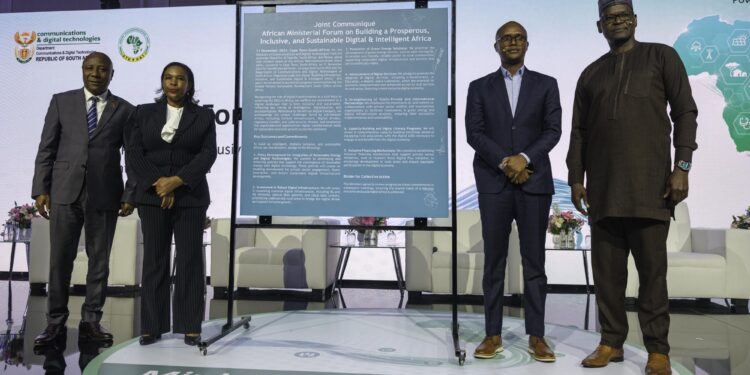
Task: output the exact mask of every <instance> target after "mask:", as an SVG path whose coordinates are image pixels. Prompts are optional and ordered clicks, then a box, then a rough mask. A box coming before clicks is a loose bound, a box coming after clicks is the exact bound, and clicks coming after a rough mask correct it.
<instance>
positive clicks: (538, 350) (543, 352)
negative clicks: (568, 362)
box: [528, 336, 555, 362]
mask: <svg viewBox="0 0 750 375" xmlns="http://www.w3.org/2000/svg"><path fill="white" fill-rule="evenodd" d="M528 350H529V354H531V356H532V357H534V359H536V360H537V361H539V362H554V361H555V352H553V351H552V349H550V348H549V345H547V342H546V341H544V337H539V336H529V349H528Z"/></svg>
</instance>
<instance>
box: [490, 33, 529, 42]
mask: <svg viewBox="0 0 750 375" xmlns="http://www.w3.org/2000/svg"><path fill="white" fill-rule="evenodd" d="M495 41H496V42H500V43H502V44H512V43H513V42H516V43H518V44H520V43H524V42H526V35H523V34H516V35H503V36H501V37H500V38H497V39H495Z"/></svg>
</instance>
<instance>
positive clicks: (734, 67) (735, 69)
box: [724, 62, 747, 78]
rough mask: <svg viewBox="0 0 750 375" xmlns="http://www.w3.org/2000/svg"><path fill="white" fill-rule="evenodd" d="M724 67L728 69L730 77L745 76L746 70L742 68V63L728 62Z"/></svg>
mask: <svg viewBox="0 0 750 375" xmlns="http://www.w3.org/2000/svg"><path fill="white" fill-rule="evenodd" d="M724 67H725V68H727V69H729V77H731V78H747V72H746V71H744V70H742V65H740V64H739V63H737V62H729V63H727V64H725V65H724Z"/></svg>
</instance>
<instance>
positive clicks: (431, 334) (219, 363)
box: [84, 309, 691, 375]
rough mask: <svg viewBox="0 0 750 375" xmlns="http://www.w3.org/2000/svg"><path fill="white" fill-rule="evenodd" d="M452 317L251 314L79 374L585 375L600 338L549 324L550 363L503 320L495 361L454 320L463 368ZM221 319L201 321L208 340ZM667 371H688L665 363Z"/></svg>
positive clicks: (511, 321)
mask: <svg viewBox="0 0 750 375" xmlns="http://www.w3.org/2000/svg"><path fill="white" fill-rule="evenodd" d="M450 322H451V318H450V313H449V312H436V311H420V310H384V309H362V310H324V311H292V312H278V313H267V314H257V315H253V319H252V321H251V324H250V329H249V330H244V329H242V328H240V329H238V330H237V331H235V332H233V333H231V334H230V335H228V336H227V337H225V338H224V339H222V340H221V341H219V342H218V343H216V344H214V345H213V346H211V347H209V350H208V355H207V356H203V355H202V354H201V353H200V352H199V351H198V349H197V348H195V347H188V346H186V345H185V344H184V343H183V342H182V335H171V334H170V335H165V336H164V337H163V339H162V340H161V341H159V342H157V343H156V344H153V345H149V346H140V345H139V344H138V339H137V338H136V339H133V340H130V341H127V342H124V343H122V344H120V345H117V346H115V347H113V348H111V349H110V350H108V351H107V352H105V353H102V354H101V355H99V356H98V357H97V358H96V359H94V361H92V362H91V363H90V364H89V366H88V367H87V368H86V371H85V373H84V374H107V375H120V374H143V375H165V374H170V375H178V374H179V375H185V374H191V375H198V374H200V375H214V374H215V375H244V374H410V375H418V374H429V375H437V374H489V373H498V371H501V372H502V373H503V374H535V375H544V374H570V375H574V374H586V375H591V372H592V370H591V369H584V368H582V367H581V366H580V361H581V359H582V358H583V357H585V356H586V355H587V354H588V353H589V352H590V351H591V350H593V349H594V348H595V347H596V345H597V343H598V340H599V336H598V334H596V333H594V332H590V331H584V330H580V329H577V328H571V327H563V326H558V325H552V324H549V325H547V338H548V340H549V342H550V344H551V345H552V346H553V349H554V351H555V353H556V354H557V362H555V363H540V362H536V361H534V360H533V359H532V358H531V357H530V356H529V354H528V353H527V351H526V345H527V341H528V338H527V336H526V335H525V333H524V324H523V320H522V319H518V318H509V317H506V318H505V320H504V324H503V326H504V327H503V342H504V347H505V351H504V352H503V353H500V354H499V355H498V356H497V357H496V358H495V359H490V360H479V359H475V358H473V357H472V356H471V354H472V353H473V351H474V348H475V347H476V346H477V345H478V344H479V343H480V342H481V340H482V338H483V337H484V316H483V315H480V314H468V313H462V314H460V315H459V322H460V324H461V330H460V331H461V340H462V343H463V345H462V347H464V348H465V349H466V352H467V359H466V363H465V364H464V365H463V366H459V365H458V361H457V359H456V358H455V356H454V354H453V344H452V339H451V333H450ZM223 323H224V321H221V320H213V321H210V322H207V323H205V325H204V331H203V334H204V335H205V336H209V335H211V334H212V333H215V332H217V330H219V329H220V327H221V325H222V324H223ZM646 357H647V354H646V352H645V351H644V349H643V348H641V347H637V346H632V345H626V346H625V362H623V363H615V364H610V365H609V366H607V367H605V368H603V369H597V370H593V371H595V372H596V374H597V375H605V374H606V375H609V374H642V373H643V367H644V366H645V363H646ZM673 372H674V373H675V374H689V373H691V372H690V371H688V370H687V369H685V368H684V367H682V366H680V365H679V364H676V363H673Z"/></svg>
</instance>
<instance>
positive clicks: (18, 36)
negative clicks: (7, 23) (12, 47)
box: [13, 31, 36, 64]
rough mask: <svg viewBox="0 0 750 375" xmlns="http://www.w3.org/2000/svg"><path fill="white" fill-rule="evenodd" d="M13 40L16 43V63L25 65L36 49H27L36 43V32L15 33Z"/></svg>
mask: <svg viewBox="0 0 750 375" xmlns="http://www.w3.org/2000/svg"><path fill="white" fill-rule="evenodd" d="M13 39H14V40H15V41H16V44H18V45H17V46H16V61H18V62H19V63H21V64H26V63H27V62H29V61H31V59H32V58H34V52H36V47H34V46H31V47H29V45H31V44H33V43H34V42H35V41H36V31H32V32H28V31H22V32H18V31H16V33H15V34H14V35H13Z"/></svg>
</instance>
